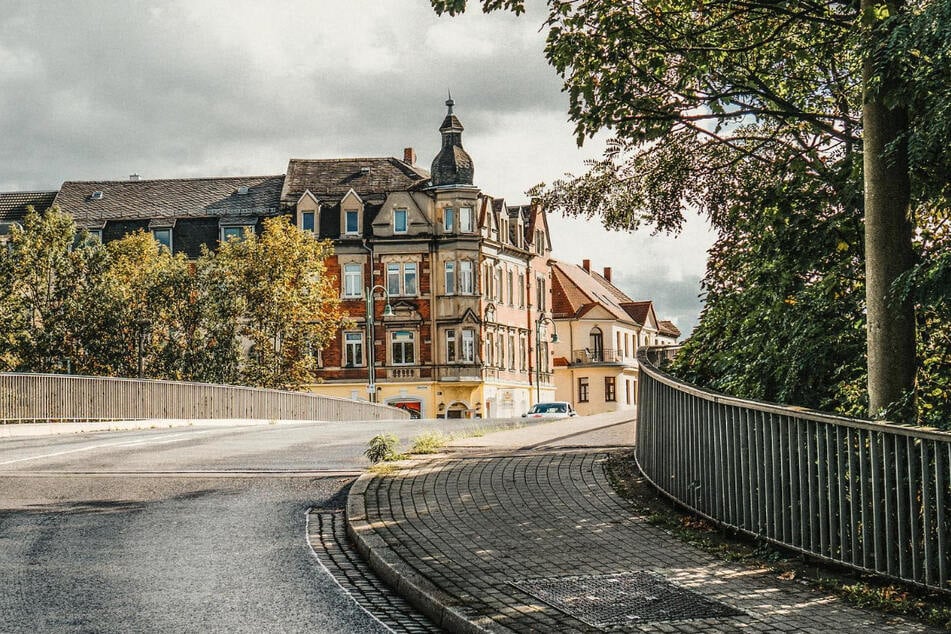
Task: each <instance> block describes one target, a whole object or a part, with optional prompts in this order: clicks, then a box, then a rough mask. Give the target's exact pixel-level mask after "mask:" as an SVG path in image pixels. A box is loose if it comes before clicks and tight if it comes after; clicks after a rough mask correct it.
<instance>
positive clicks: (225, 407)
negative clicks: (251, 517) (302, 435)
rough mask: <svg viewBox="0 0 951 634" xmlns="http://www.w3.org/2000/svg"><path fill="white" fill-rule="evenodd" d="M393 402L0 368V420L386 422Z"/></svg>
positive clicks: (397, 413) (395, 415)
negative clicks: (1, 371)
mask: <svg viewBox="0 0 951 634" xmlns="http://www.w3.org/2000/svg"><path fill="white" fill-rule="evenodd" d="M408 417H409V414H408V413H407V412H405V411H403V410H401V409H399V408H395V407H390V406H387V405H379V404H376V403H369V402H365V401H355V400H350V399H344V398H338V397H332V396H321V395H317V394H312V393H308V392H291V391H287V390H268V389H263V388H255V387H244V386H236V385H217V384H211V383H188V382H184V381H159V380H152V379H128V378H115V377H94V376H76V375H61V374H24V373H13V372H3V373H0V423H7V422H23V421H58V420H70V421H83V420H133V419H146V418H168V419H204V418H236V419H237V418H244V419H264V420H267V419H274V420H327V421H338V420H388V419H404V418H408Z"/></svg>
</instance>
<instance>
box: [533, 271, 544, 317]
mask: <svg viewBox="0 0 951 634" xmlns="http://www.w3.org/2000/svg"><path fill="white" fill-rule="evenodd" d="M535 295H536V297H535V305H536V306H537V307H538V310H540V311H544V310H545V278H543V277H539V278H537V279H536V280H535Z"/></svg>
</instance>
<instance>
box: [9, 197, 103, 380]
mask: <svg viewBox="0 0 951 634" xmlns="http://www.w3.org/2000/svg"><path fill="white" fill-rule="evenodd" d="M22 225H23V226H22V227H18V226H14V227H13V230H12V232H11V234H10V244H9V248H8V249H0V275H2V276H3V278H2V279H3V281H4V284H3V290H2V291H0V316H2V317H3V324H4V327H3V329H2V330H3V334H2V336H0V363H2V364H3V367H4V368H5V369H7V370H16V371H26V372H65V371H67V370H69V369H70V368H71V366H72V365H73V364H74V363H75V361H76V359H77V356H78V354H79V350H78V349H79V345H80V342H79V340H78V339H77V337H76V336H75V330H74V328H73V326H74V324H75V320H76V319H77V316H78V315H79V314H80V313H81V307H80V303H79V297H80V296H81V294H82V293H83V290H84V288H85V286H86V283H87V279H88V275H87V274H88V271H89V270H90V269H95V268H96V267H97V266H98V262H99V261H101V259H102V252H101V249H100V248H99V247H98V245H97V244H96V243H94V242H90V241H88V240H87V237H88V236H86V235H85V234H83V235H80V236H79V238H78V239H77V234H76V227H75V225H74V223H73V220H72V218H70V217H69V216H68V215H66V214H63V213H61V212H59V211H58V210H56V209H48V210H46V211H44V212H42V213H40V212H37V211H36V210H35V209H33V208H32V207H31V208H29V209H28V211H27V214H26V216H25V217H24V218H23V221H22ZM74 247H76V248H74Z"/></svg>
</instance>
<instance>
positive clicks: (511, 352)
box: [509, 335, 515, 370]
mask: <svg viewBox="0 0 951 634" xmlns="http://www.w3.org/2000/svg"><path fill="white" fill-rule="evenodd" d="M509 369H510V370H514V369H515V335H509Z"/></svg>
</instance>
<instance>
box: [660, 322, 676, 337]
mask: <svg viewBox="0 0 951 634" xmlns="http://www.w3.org/2000/svg"><path fill="white" fill-rule="evenodd" d="M657 332H659V333H660V334H662V335H667V336H668V337H674V338H676V337H679V336H680V335H681V334H682V333H681V332H680V328H678V327H677V326H676V325H675V324H674V322H672V321H669V320H667V319H663V320H661V321H659V322H657Z"/></svg>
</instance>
